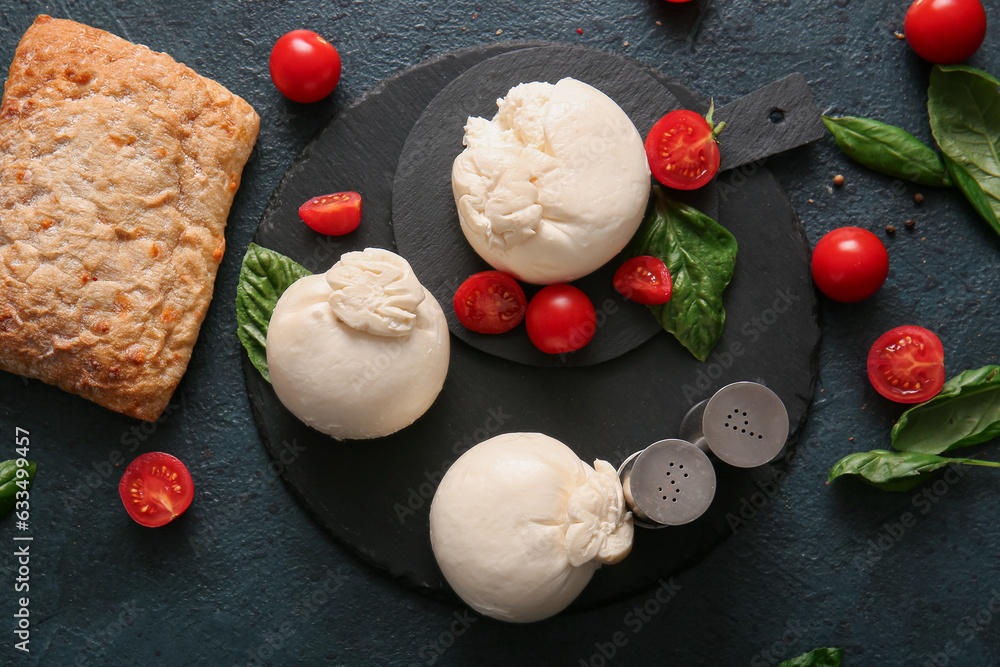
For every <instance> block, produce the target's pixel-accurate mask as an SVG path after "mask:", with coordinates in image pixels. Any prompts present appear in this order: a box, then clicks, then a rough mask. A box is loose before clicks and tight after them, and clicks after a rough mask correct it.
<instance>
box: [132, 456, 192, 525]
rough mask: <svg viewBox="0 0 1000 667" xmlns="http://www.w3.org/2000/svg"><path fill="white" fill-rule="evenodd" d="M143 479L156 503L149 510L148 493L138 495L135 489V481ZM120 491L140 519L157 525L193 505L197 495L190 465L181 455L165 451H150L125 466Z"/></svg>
mask: <svg viewBox="0 0 1000 667" xmlns="http://www.w3.org/2000/svg"><path fill="white" fill-rule="evenodd" d="M164 468H165V469H164ZM175 475H176V476H175ZM140 479H141V480H142V489H143V493H144V494H145V495H148V496H149V497H150V499H151V503H149V504H150V505H153V506H155V507H153V509H152V510H151V511H148V512H143V511H142V509H141V508H142V506H143V503H142V502H141V500H142V499H143V498H144V497H145V495H138V496H135V495H133V493H132V487H133V483H134V482H135V481H136V480H140ZM118 494H119V495H120V496H121V499H122V504H123V505H125V511H126V512H128V514H129V516H130V517H132V518H133V519H134V520H135V522H136V523H138V524H139V525H142V526H146V527H147V528H157V527H159V526H163V525H166V524H168V523H170V522H171V521H173V520H174V519H176V518H177V517H179V516H180V515H181V514H183V513H184V511H185V510H187V508H188V507H190V505H191V501H192V500H193V499H194V482H193V481H192V479H191V473H190V472H188V469H187V466H185V465H184V464H183V463H182V462H181V461H180V459H178V458H177V457H175V456H171V455H170V454H166V453H164V452H147V453H145V454H142V455H140V456H139V457H137V458H136V459H135V460H134V461H132V463H130V464H129V465H128V468H126V469H125V473H124V474H123V475H122V479H121V481H120V482H119V483H118ZM160 499H165V500H166V502H168V503H169V508H168V507H167V506H166V505H164V504H162V503H161V502H159V501H160ZM137 501H139V502H137Z"/></svg>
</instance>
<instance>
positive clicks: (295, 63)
mask: <svg viewBox="0 0 1000 667" xmlns="http://www.w3.org/2000/svg"><path fill="white" fill-rule="evenodd" d="M268 64H269V66H270V69H271V81H273V82H274V85H275V86H277V88H278V90H280V91H281V94H282V95H284V96H285V97H287V98H288V99H290V100H293V101H295V102H316V101H318V100H321V99H323V98H324V97H326V96H327V95H329V94H330V93H332V92H333V89H334V88H336V87H337V82H338V81H340V54H339V53H337V49H335V48H334V47H333V44H331V43H330V42H328V41H326V40H325V39H323V38H322V37H320V36H319V35H317V34H316V33H314V32H313V31H311V30H292V31H291V32H289V33H285V34H284V35H282V36H281V38H280V39H279V40H278V41H277V42H275V44H274V48H273V49H271V59H270V61H269V63H268Z"/></svg>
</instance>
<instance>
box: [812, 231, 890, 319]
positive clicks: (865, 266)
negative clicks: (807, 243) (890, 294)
mask: <svg viewBox="0 0 1000 667" xmlns="http://www.w3.org/2000/svg"><path fill="white" fill-rule="evenodd" d="M812 275H813V280H814V281H815V282H816V286H817V287H819V290H820V291H821V292H822V293H823V294H825V295H826V296H828V297H829V298H831V299H833V300H834V301H839V302H841V303H855V302H857V301H861V300H863V299H867V298H868V297H870V296H872V295H873V294H875V292H877V291H879V289H880V288H881V287H882V284H883V283H885V279H886V278H887V277H888V276H889V253H888V252H887V251H886V249H885V245H883V244H882V241H880V240H879V238H878V237H877V236H875V235H874V234H872V233H871V232H870V231H868V230H867V229H861V228H860V227H840V228H839V229H834V230H833V231H831V232H829V233H828V234H827V235H826V236H824V237H823V238H821V239H820V240H819V243H817V244H816V247H815V248H814V249H813V254H812Z"/></svg>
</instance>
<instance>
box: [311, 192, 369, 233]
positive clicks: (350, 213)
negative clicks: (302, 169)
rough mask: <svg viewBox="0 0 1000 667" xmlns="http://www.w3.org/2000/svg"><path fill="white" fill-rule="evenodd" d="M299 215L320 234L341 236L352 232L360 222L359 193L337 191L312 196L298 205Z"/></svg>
mask: <svg viewBox="0 0 1000 667" xmlns="http://www.w3.org/2000/svg"><path fill="white" fill-rule="evenodd" d="M299 217H300V218H302V222H304V223H306V224H307V225H309V227H310V228H312V229H313V230H314V231H317V232H319V233H320V234H327V235H329V236H341V235H343V234H347V233H349V232H353V231H354V230H355V229H357V228H358V225H359V224H360V223H361V195H359V194H358V193H357V192H337V193H335V194H332V195H323V196H321V197H313V198H312V199H310V200H309V201H307V202H306V203H305V204H303V205H302V206H300V207H299Z"/></svg>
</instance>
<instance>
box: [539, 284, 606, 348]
mask: <svg viewBox="0 0 1000 667" xmlns="http://www.w3.org/2000/svg"><path fill="white" fill-rule="evenodd" d="M524 323H525V325H526V327H527V329H528V338H530V339H531V342H532V343H533V344H534V345H535V347H537V348H538V349H539V350H541V351H542V352H544V353H546V354H565V353H567V352H575V351H576V350H579V349H580V348H582V347H584V346H585V345H586V344H587V343H589V342H590V341H591V340H593V338H594V334H595V333H597V312H596V311H595V310H594V304H592V303H591V302H590V299H589V298H588V297H587V295H586V294H584V293H583V292H582V291H581V290H579V289H577V288H576V287H573V286H572V285H548V286H546V287H543V288H542V289H540V290H539V291H538V293H537V294H535V296H534V297H533V298H532V299H531V301H530V302H529V303H528V311H527V313H525V316H524Z"/></svg>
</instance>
